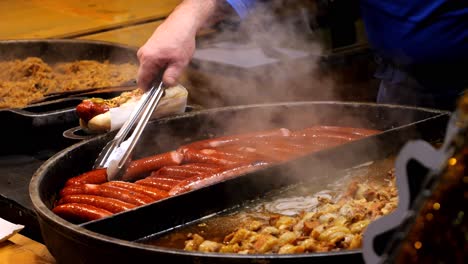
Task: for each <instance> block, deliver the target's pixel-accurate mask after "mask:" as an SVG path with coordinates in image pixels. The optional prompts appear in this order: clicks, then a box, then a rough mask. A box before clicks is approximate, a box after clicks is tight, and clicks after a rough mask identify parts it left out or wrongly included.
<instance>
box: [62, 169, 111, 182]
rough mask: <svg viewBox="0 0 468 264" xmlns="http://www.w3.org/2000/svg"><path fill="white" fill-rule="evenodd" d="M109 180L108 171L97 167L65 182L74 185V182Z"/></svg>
mask: <svg viewBox="0 0 468 264" xmlns="http://www.w3.org/2000/svg"><path fill="white" fill-rule="evenodd" d="M106 181H107V171H106V169H97V170H92V171H88V172H85V173H83V174H81V175H78V176H76V177H73V178H70V179H68V181H67V182H66V183H65V186H69V185H74V184H85V183H94V184H99V183H104V182H106Z"/></svg>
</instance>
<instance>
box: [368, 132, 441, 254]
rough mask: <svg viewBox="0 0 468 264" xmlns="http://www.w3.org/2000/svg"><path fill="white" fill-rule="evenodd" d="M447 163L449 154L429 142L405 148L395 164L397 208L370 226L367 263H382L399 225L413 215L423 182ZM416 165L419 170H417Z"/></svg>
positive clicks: (414, 143)
mask: <svg viewBox="0 0 468 264" xmlns="http://www.w3.org/2000/svg"><path fill="white" fill-rule="evenodd" d="M445 160H446V153H445V152H444V151H443V150H440V151H438V150H436V149H434V148H433V147H432V146H431V145H430V144H429V143H427V142H426V141H422V140H417V141H411V142H409V143H407V144H406V145H405V146H404V147H403V148H402V150H401V151H400V153H399V155H398V157H397V160H396V165H395V169H396V184H397V188H398V197H399V198H398V207H397V209H396V210H395V211H394V212H393V213H391V214H389V215H387V216H384V217H381V218H379V219H378V220H376V221H374V222H372V223H371V224H370V225H369V226H368V227H367V229H366V232H365V234H364V248H363V255H364V260H365V262H366V263H382V261H383V258H384V251H385V249H386V247H387V245H388V242H389V241H390V243H391V242H392V241H391V239H392V238H394V237H395V236H394V234H395V232H396V229H397V228H398V226H399V225H400V224H401V223H402V222H403V221H405V220H406V219H407V218H408V217H409V216H410V213H409V210H410V209H411V205H412V202H413V201H414V198H415V197H416V196H417V194H418V193H419V191H420V188H421V185H422V183H423V182H424V180H426V178H427V176H428V175H429V173H431V172H435V171H438V170H439V169H440V168H441V167H442V164H443V163H444V162H445ZM415 162H416V163H417V164H418V165H419V168H420V170H417V171H415V170H414V168H415V167H416V164H415ZM421 166H422V167H423V168H424V169H423V170H421Z"/></svg>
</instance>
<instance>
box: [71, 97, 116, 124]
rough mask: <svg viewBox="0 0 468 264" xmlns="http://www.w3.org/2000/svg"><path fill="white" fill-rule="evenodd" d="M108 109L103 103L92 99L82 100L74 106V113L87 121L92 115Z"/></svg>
mask: <svg viewBox="0 0 468 264" xmlns="http://www.w3.org/2000/svg"><path fill="white" fill-rule="evenodd" d="M107 111H109V106H108V105H106V104H103V103H95V102H93V101H92V100H83V101H82V102H81V103H80V104H79V105H77V106H76V114H77V115H78V117H79V118H81V119H83V121H85V122H88V121H89V120H91V119H92V118H93V117H95V116H97V115H100V114H103V113H105V112H107Z"/></svg>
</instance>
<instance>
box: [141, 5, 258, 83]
mask: <svg viewBox="0 0 468 264" xmlns="http://www.w3.org/2000/svg"><path fill="white" fill-rule="evenodd" d="M226 2H228V3H229V4H230V5H231V6H232V7H233V8H234V10H236V12H238V14H239V15H240V16H241V17H243V16H245V15H246V12H247V10H248V8H250V7H251V6H252V4H253V2H254V0H227V1H226V0H184V1H183V2H182V3H181V4H180V5H178V6H177V7H176V9H175V10H174V11H173V12H172V13H171V14H170V15H169V17H168V18H167V19H166V20H165V21H164V23H162V24H161V25H160V26H159V27H158V28H157V29H156V30H155V31H154V33H153V35H152V36H151V37H150V38H149V39H148V41H147V42H146V43H145V44H144V45H143V46H142V47H141V48H140V49H139V50H138V53H137V55H138V59H139V61H140V67H139V69H138V76H137V80H138V85H139V86H140V87H141V88H143V89H148V88H149V87H150V85H151V82H152V81H153V79H154V78H155V76H156V75H157V74H158V73H159V72H160V71H161V70H164V69H165V72H164V75H163V81H164V83H165V84H166V85H168V86H173V85H175V84H176V82H177V79H178V78H179V76H180V75H181V74H182V71H183V69H184V68H185V67H186V66H187V64H188V63H189V62H190V60H191V58H192V56H193V53H194V51H195V36H196V34H197V31H198V30H199V29H200V28H202V27H204V26H206V25H207V24H210V22H212V21H211V19H213V18H216V17H217V16H218V15H219V12H223V6H225V5H227V4H226ZM229 8H230V7H229Z"/></svg>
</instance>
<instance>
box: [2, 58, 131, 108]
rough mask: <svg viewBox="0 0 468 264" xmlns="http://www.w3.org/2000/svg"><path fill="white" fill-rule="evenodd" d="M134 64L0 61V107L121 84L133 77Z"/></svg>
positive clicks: (81, 61) (15, 105)
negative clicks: (52, 94)
mask: <svg viewBox="0 0 468 264" xmlns="http://www.w3.org/2000/svg"><path fill="white" fill-rule="evenodd" d="M137 70H138V66H137V65H135V64H130V63H124V64H111V63H109V61H104V62H98V61H93V60H80V61H75V62H64V63H58V64H54V65H49V64H47V63H45V62H44V61H43V60H42V59H40V58H36V57H29V58H26V59H24V60H12V61H3V62H0V108H20V107H24V106H26V105H28V104H29V103H31V102H33V101H35V100H38V99H41V98H43V97H44V96H45V95H47V94H51V93H59V92H64V91H71V90H78V89H86V88H99V87H108V86H117V85H121V84H123V83H125V82H127V81H131V80H133V79H134V78H135V76H136V73H137Z"/></svg>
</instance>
